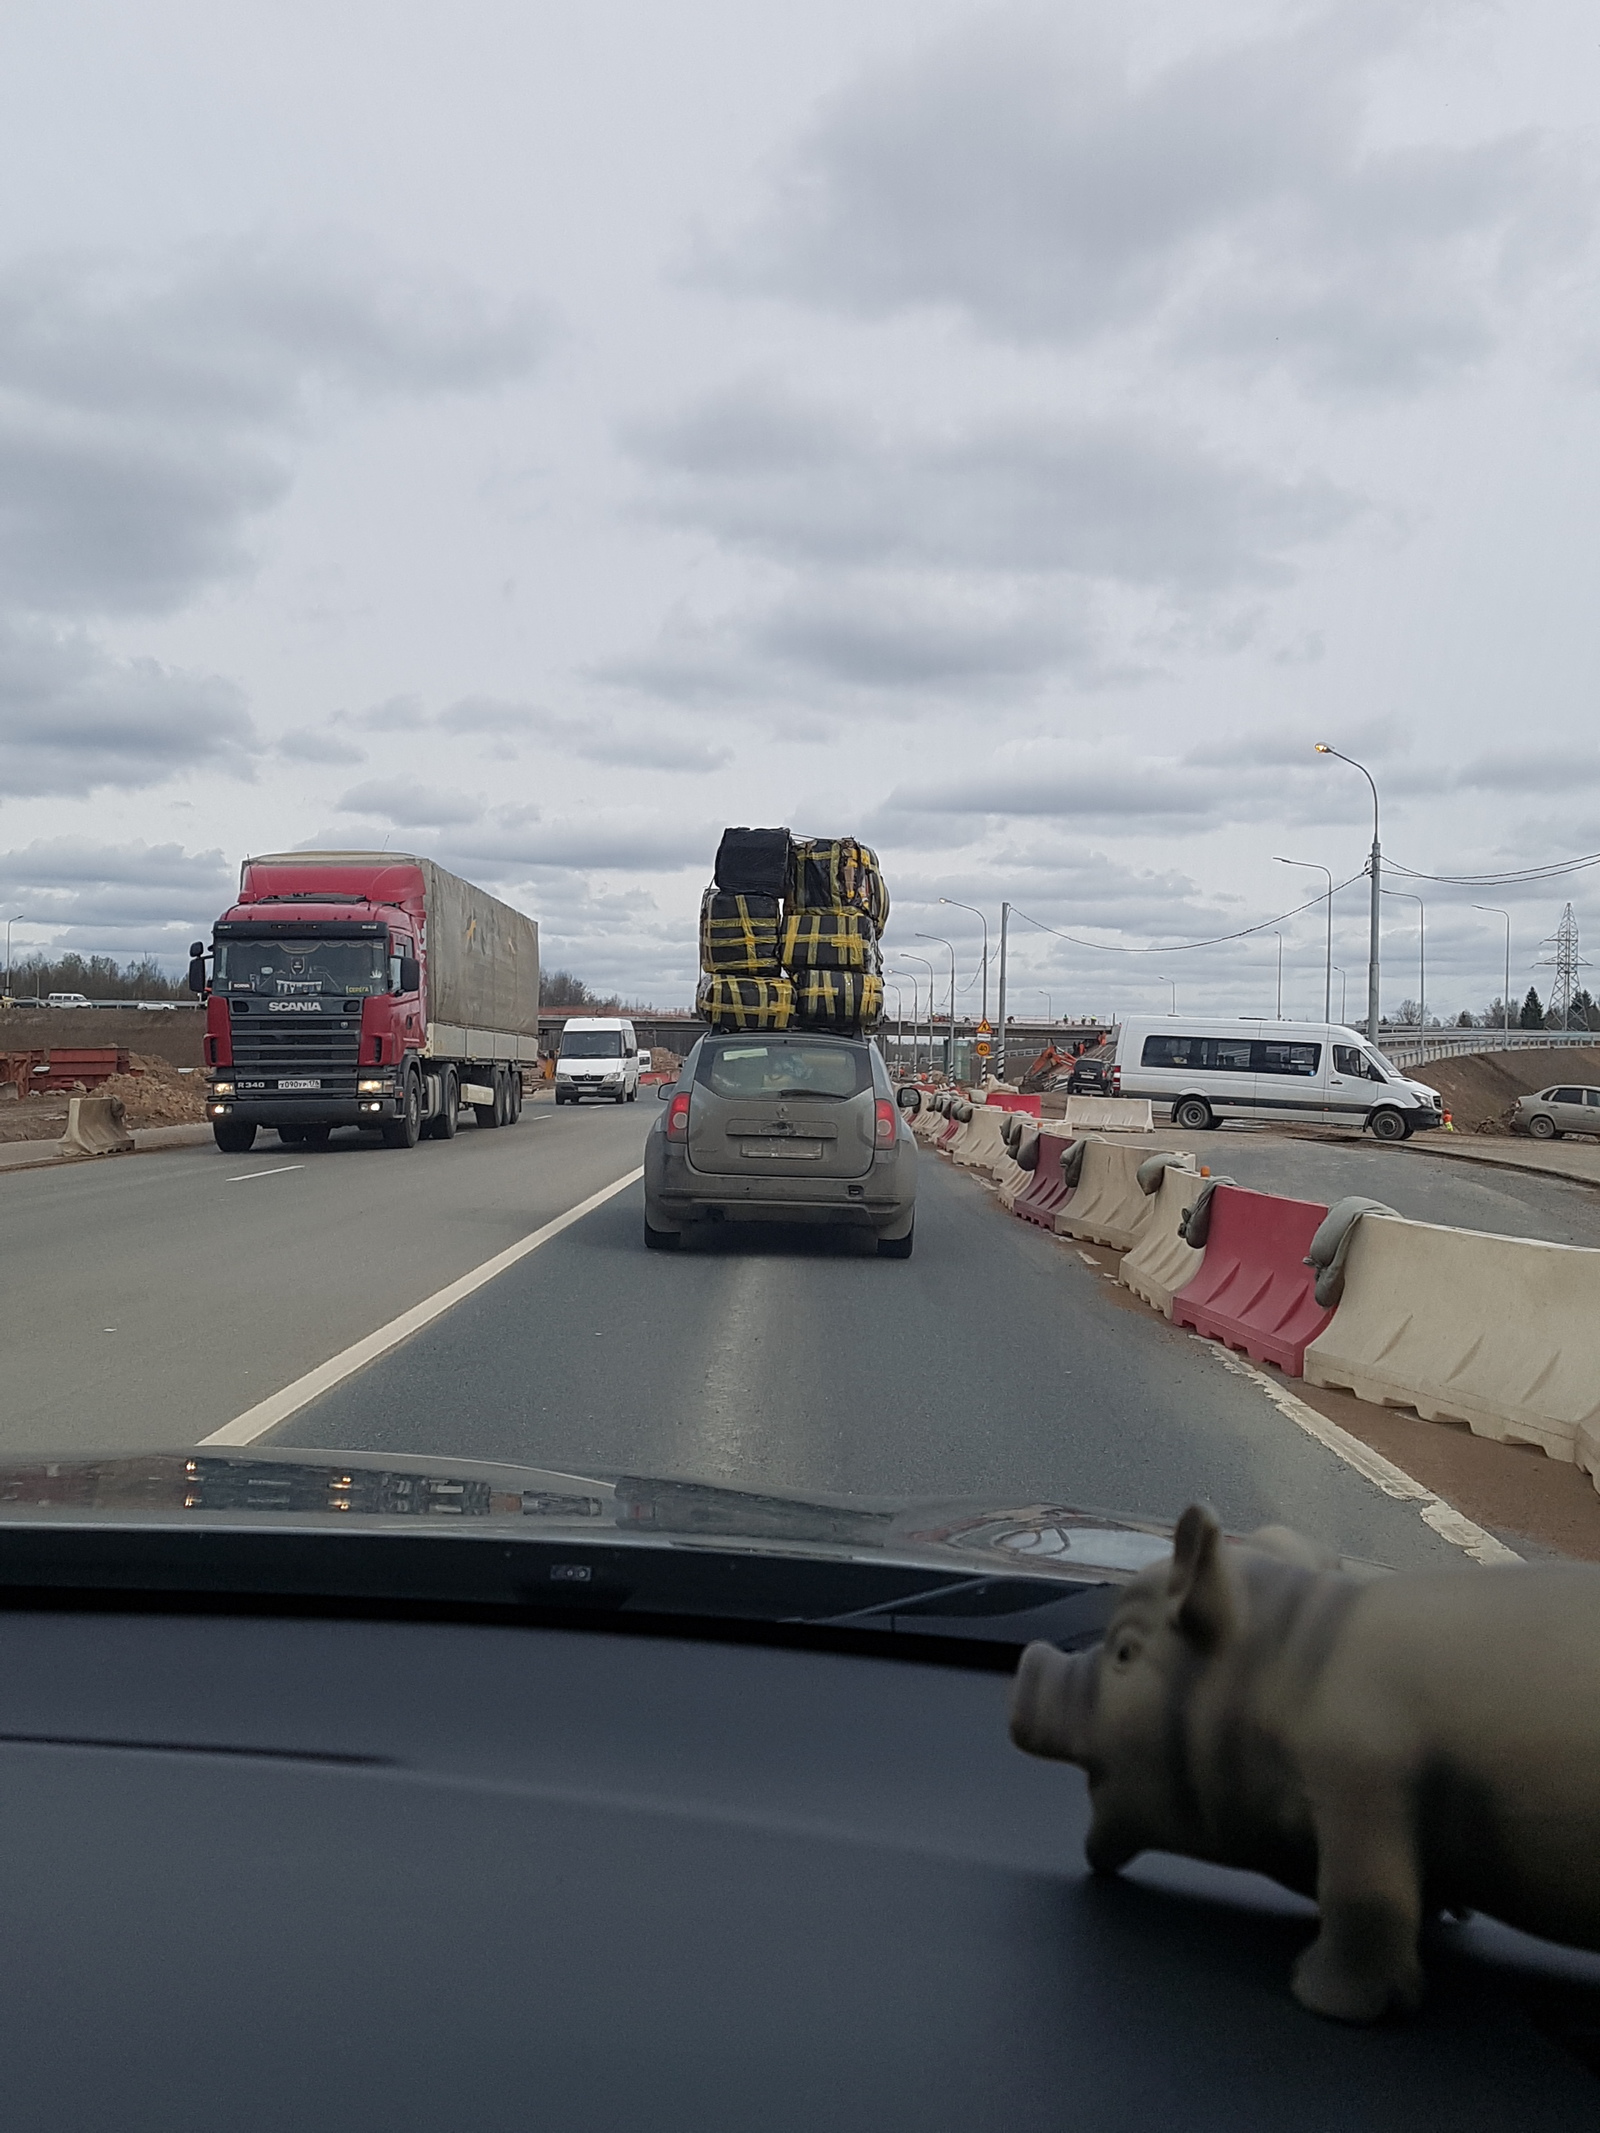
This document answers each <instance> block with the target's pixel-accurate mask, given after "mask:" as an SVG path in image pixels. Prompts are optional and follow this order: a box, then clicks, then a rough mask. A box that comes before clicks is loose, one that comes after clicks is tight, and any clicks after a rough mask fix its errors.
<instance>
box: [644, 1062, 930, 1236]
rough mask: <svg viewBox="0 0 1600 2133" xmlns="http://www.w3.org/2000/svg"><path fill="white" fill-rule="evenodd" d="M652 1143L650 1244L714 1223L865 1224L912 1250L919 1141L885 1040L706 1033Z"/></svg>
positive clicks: (647, 1166)
mask: <svg viewBox="0 0 1600 2133" xmlns="http://www.w3.org/2000/svg"><path fill="white" fill-rule="evenodd" d="M660 1095H661V1101H662V1103H663V1105H664V1106H665V1108H664V1109H663V1110H662V1111H661V1112H660V1113H659V1114H658V1116H657V1118H656V1121H655V1124H654V1125H653V1127H652V1128H651V1130H650V1133H649V1136H648V1138H647V1139H646V1142H645V1154H644V1241H645V1243H646V1245H648V1246H649V1248H650V1249H651V1250H652V1251H657V1252H659V1251H670V1250H673V1249H675V1248H676V1246H677V1245H678V1244H679V1243H680V1242H681V1241H682V1238H683V1235H684V1233H685V1231H686V1230H692V1229H695V1228H697V1227H698V1226H699V1225H701V1224H708V1223H714V1222H806V1223H824V1224H838V1225H840V1226H842V1227H848V1228H852V1229H861V1230H870V1231H872V1232H874V1233H875V1235H876V1238H877V1245H878V1250H879V1252H880V1254H881V1255H882V1256H884V1257H885V1258H890V1259H909V1258H910V1256H911V1245H912V1237H913V1226H914V1223H915V1220H916V1202H917V1146H916V1142H915V1141H914V1140H913V1138H912V1135H911V1129H910V1128H909V1126H908V1125H907V1124H906V1122H905V1120H904V1118H903V1117H902V1115H901V1111H900V1107H899V1105H898V1104H897V1103H896V1101H895V1092H894V1087H893V1084H892V1083H891V1082H890V1080H889V1075H888V1070H887V1069H886V1067H885V1066H884V1063H883V1060H882V1058H881V1057H880V1056H879V1053H878V1050H877V1047H876V1046H875V1045H873V1044H871V1043H869V1042H868V1041H867V1040H866V1039H865V1038H862V1037H834V1036H827V1035H823V1034H821V1033H813V1032H811V1031H772V1032H766V1031H763V1032H760V1033H752V1034H750V1035H736V1034H733V1033H731V1032H729V1033H726V1034H723V1033H714V1034H713V1035H711V1036H707V1037H702V1038H701V1039H700V1040H699V1042H698V1043H697V1044H696V1045H695V1047H694V1049H693V1050H692V1051H691V1052H690V1054H689V1056H688V1058H687V1059H686V1060H685V1061H684V1063H683V1068H682V1071H681V1072H680V1074H679V1076H678V1079H677V1081H676V1082H673V1083H670V1084H666V1083H664V1084H663V1085H662V1088H661V1091H660Z"/></svg>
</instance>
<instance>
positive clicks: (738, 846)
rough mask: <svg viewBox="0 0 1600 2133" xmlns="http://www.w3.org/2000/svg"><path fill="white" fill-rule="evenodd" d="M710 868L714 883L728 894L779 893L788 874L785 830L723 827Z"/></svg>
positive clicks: (786, 835) (787, 838)
mask: <svg viewBox="0 0 1600 2133" xmlns="http://www.w3.org/2000/svg"><path fill="white" fill-rule="evenodd" d="M714 871H715V874H716V880H717V887H718V888H719V889H723V890H725V891H726V892H727V894H728V895H730V896H774V897H776V896H782V894H783V891H784V884H785V883H786V881H787V880H788V875H789V832H788V831H787V830H786V829H725V830H724V831H723V833H722V842H721V843H720V844H719V845H718V846H717V864H716V868H715V870H714Z"/></svg>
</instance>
